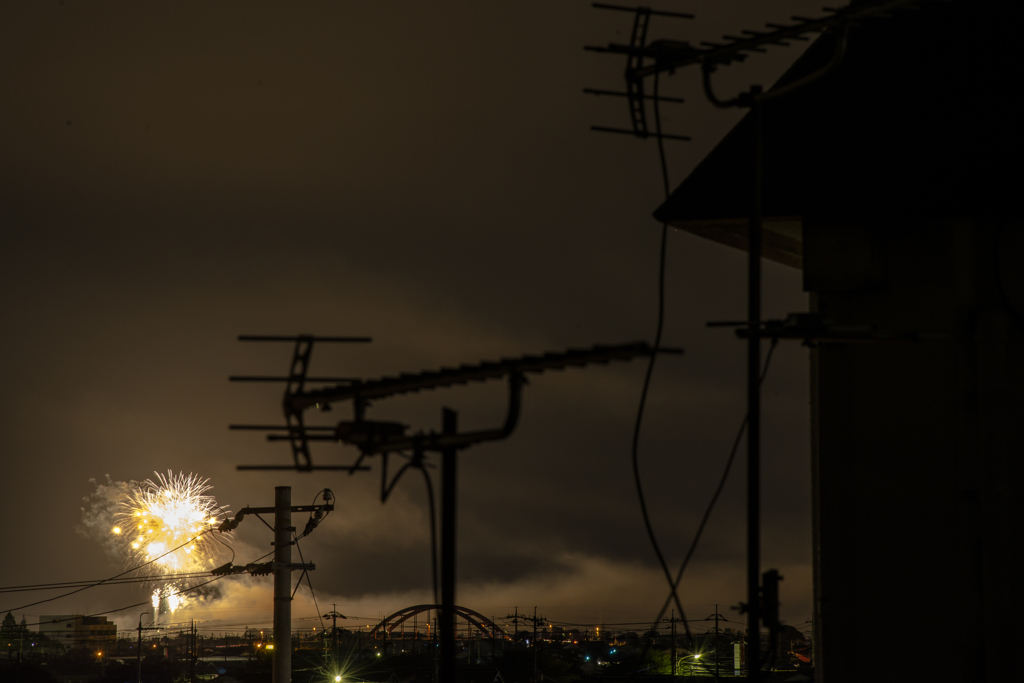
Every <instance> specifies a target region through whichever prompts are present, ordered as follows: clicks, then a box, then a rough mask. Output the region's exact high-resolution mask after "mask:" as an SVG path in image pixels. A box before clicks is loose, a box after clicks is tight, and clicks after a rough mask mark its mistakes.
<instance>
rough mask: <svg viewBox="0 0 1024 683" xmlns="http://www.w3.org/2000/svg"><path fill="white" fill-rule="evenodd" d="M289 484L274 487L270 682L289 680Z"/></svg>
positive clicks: (290, 492)
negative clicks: (272, 620) (272, 639)
mask: <svg viewBox="0 0 1024 683" xmlns="http://www.w3.org/2000/svg"><path fill="white" fill-rule="evenodd" d="M293 531H295V529H294V527H292V487H290V486H278V487H277V488H275V489H274V656H273V672H274V673H273V683H291V680H292V630H291V629H292V567H291V563H292V539H291V534H292V532H293Z"/></svg>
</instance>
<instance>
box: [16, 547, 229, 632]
mask: <svg viewBox="0 0 1024 683" xmlns="http://www.w3.org/2000/svg"><path fill="white" fill-rule="evenodd" d="M211 531H213V529H206V530H204V531H202V532H201V533H200V534H199V535H198V536H194V537H192V538H190V539H189V540H187V541H185V542H184V543H182V544H181V545H179V546H178V547H177V548H172V549H171V550H168V551H167V552H166V553H164V554H163V555H159V556H157V557H154V558H153V559H152V560H150V561H149V562H143V563H142V564H140V565H137V566H135V567H132V568H131V569H127V570H125V571H123V572H121V573H120V574H117V575H116V576H112V577H110V578H109V579H103V580H102V581H97V582H96V583H92V584H89V585H88V586H83V587H81V588H79V589H77V590H73V591H71V592H70V593H63V594H61V595H57V596H55V597H52V598H47V599H46V600H40V601H38V602H33V603H29V604H28V605H22V606H21V607H11V608H9V609H0V612H14V611H17V610H23V609H25V608H26V607H35V606H36V605H41V604H43V603H44V602H53V601H54V600H60V599H61V598H66V597H68V596H69V595H74V594H75V593H81V592H82V591H84V590H86V589H89V588H94V587H95V586H100V585H102V584H104V583H107V582H109V581H113V580H114V579H118V578H120V577H122V576H124V575H125V574H131V573H132V572H134V571H137V570H139V569H142V568H143V567H146V566H149V565H151V564H153V563H154V562H156V561H157V560H159V559H160V558H162V557H166V556H167V555H170V554H171V553H173V552H174V551H175V550H178V549H180V548H184V547H185V546H187V545H188V544H189V543H191V542H192V541H194V540H196V539H197V538H199V537H200V536H202V535H203V534H206V533H209V532H211ZM142 604H149V603H142ZM125 609H127V608H125Z"/></svg>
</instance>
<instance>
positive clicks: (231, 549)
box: [213, 536, 235, 564]
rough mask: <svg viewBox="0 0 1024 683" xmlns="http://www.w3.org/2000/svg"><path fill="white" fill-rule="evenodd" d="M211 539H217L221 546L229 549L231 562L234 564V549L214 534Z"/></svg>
mask: <svg viewBox="0 0 1024 683" xmlns="http://www.w3.org/2000/svg"><path fill="white" fill-rule="evenodd" d="M213 540H215V541H217V543H220V544H221V545H222V546H224V547H225V548H227V549H228V550H230V551H231V564H234V563H235V549H234V548H232V547H231V546H229V545H228V544H227V543H225V542H224V541H222V540H220V539H219V538H217V537H216V536H214V537H213Z"/></svg>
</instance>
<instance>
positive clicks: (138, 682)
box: [135, 612, 149, 683]
mask: <svg viewBox="0 0 1024 683" xmlns="http://www.w3.org/2000/svg"><path fill="white" fill-rule="evenodd" d="M147 614H149V612H143V613H142V614H140V615H139V645H138V647H137V648H136V650H137V652H136V653H135V655H136V659H137V660H138V666H137V668H136V677H135V680H136V683H142V617H144V616H145V615H147Z"/></svg>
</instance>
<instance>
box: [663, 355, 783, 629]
mask: <svg viewBox="0 0 1024 683" xmlns="http://www.w3.org/2000/svg"><path fill="white" fill-rule="evenodd" d="M778 343H779V340H778V338H773V339H772V344H771V346H770V347H768V353H767V355H766V356H765V359H764V367H763V368H762V370H761V380H760V383H761V384H764V378H765V377H766V376H767V375H768V368H769V367H770V366H771V362H772V355H773V354H774V353H775V347H776V345H778ZM749 419H750V416H749V415H744V416H743V421H742V422H741V423H740V428H739V431H738V432H737V433H736V439H735V440H733V442H732V450H730V451H729V458H728V459H727V460H726V461H725V470H723V472H722V476H721V478H720V479H719V480H718V486H717V487H716V488H715V492H714V494H713V495H712V496H711V501H710V502H709V503H708V506H707V508H705V510H704V516H703V517H701V520H700V524H698V525H697V533H696V534H694V537H693V541H691V542H690V549H689V550H687V552H686V557H685V558H683V563H682V565H680V567H679V572H678V573H677V574H676V578H675V581H674V582H673V583H672V588H673V591H675V590H678V588H679V582H680V581H682V579H683V572H685V571H686V566H687V565H688V564H689V563H690V559H691V558H692V557H693V553H694V552H695V551H696V550H697V544H698V543H700V539H701V535H702V534H703V533H704V527H706V526H707V523H708V519H709V518H710V517H711V511H712V510H713V509H714V507H715V503H717V502H718V497H719V496H720V495H721V494H722V489H724V488H725V482H726V480H727V479H728V478H729V472H730V470H731V469H732V464H733V462H734V461H735V459H736V453H737V451H738V450H739V445H740V442H741V441H742V440H743V434H744V433H745V432H746V430H747V421H748V420H749ZM672 598H673V594H669V596H668V597H667V598H665V604H664V605H662V607H661V611H660V612H658V616H657V617H656V618H655V620H654V623H655V624H657V623H658V622H660V621H661V620H662V618H663V617H664V616H665V612H666V610H668V608H669V606H670V605H671V603H672Z"/></svg>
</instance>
